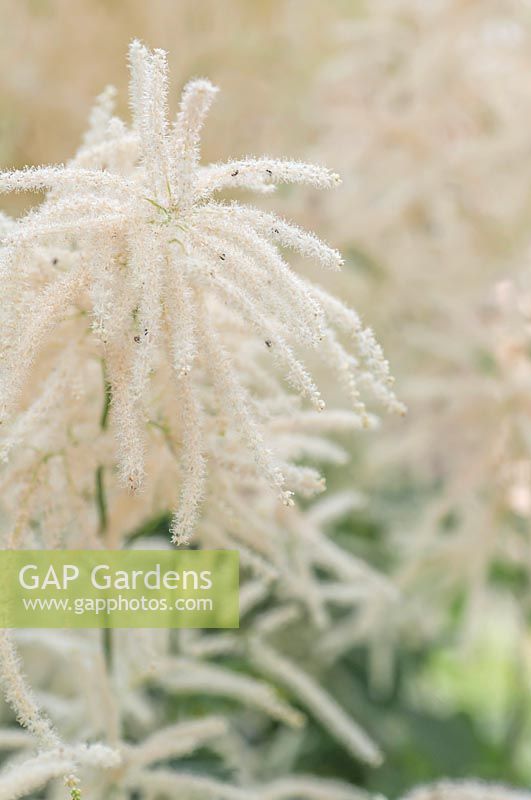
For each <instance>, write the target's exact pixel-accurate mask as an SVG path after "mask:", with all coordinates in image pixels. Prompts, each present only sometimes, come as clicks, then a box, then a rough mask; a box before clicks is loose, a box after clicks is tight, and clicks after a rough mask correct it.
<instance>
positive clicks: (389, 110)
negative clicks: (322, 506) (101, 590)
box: [0, 0, 531, 797]
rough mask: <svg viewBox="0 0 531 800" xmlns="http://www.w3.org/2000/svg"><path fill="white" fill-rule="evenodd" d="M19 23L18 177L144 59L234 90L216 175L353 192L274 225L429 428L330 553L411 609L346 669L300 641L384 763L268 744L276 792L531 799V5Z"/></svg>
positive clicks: (334, 1) (215, 143)
mask: <svg viewBox="0 0 531 800" xmlns="http://www.w3.org/2000/svg"><path fill="white" fill-rule="evenodd" d="M0 12H1V17H0V65H1V69H0V162H1V164H2V167H20V166H23V165H25V164H41V163H46V162H56V161H62V160H64V159H66V158H68V154H69V153H73V152H74V150H75V147H76V145H77V143H78V141H79V138H80V135H81V132H82V130H83V129H84V127H85V123H86V119H87V116H88V112H89V109H90V106H91V103H92V100H93V98H94V96H95V95H97V94H98V93H99V92H100V91H101V90H102V88H103V87H104V86H105V85H106V83H108V82H110V83H113V84H115V85H116V86H117V88H118V90H119V95H118V96H119V102H121V103H122V104H123V103H124V102H125V101H124V98H125V97H126V96H127V94H126V82H127V67H126V64H125V59H124V56H125V54H126V50H127V44H128V42H129V41H130V40H131V39H132V38H133V37H138V38H140V39H142V40H144V41H145V42H146V43H147V44H148V45H150V46H154V47H161V48H164V49H166V50H168V52H169V60H170V67H171V74H172V76H173V78H174V80H175V83H176V85H175V86H174V87H173V88H174V92H173V96H174V97H175V98H177V97H178V90H179V88H180V86H181V85H182V84H183V83H184V82H185V81H186V80H187V79H188V78H190V77H191V76H194V75H205V76H208V77H209V78H210V79H211V80H212V81H214V82H215V83H216V84H218V85H219V86H220V88H221V90H222V94H221V97H220V99H219V101H218V102H217V103H216V104H215V107H214V109H213V112H212V116H211V118H210V120H209V124H208V126H207V129H206V131H205V140H204V141H205V145H204V156H205V159H208V160H214V161H215V160H218V159H221V158H223V159H224V158H228V157H231V156H232V157H237V156H239V155H244V154H254V153H262V152H266V153H270V154H271V155H289V156H291V157H294V158H300V159H305V158H311V159H316V160H318V161H321V162H323V163H326V164H327V165H328V166H330V167H332V168H334V169H336V170H337V171H338V172H339V173H341V174H342V175H343V178H344V187H343V189H342V190H341V191H340V192H339V193H338V197H337V198H336V200H334V202H333V204H332V205H330V201H329V198H328V197H325V196H323V197H318V198H315V196H310V194H311V193H309V192H307V193H306V192H302V193H301V192H299V193H298V194H297V198H296V200H295V199H294V197H293V193H292V192H290V191H289V190H286V191H283V192H281V193H279V195H278V196H277V197H276V198H275V199H274V201H273V202H274V203H275V205H276V207H277V208H278V207H280V210H281V211H282V210H284V212H285V213H286V214H287V215H288V216H291V217H293V218H294V219H296V221H298V222H300V223H301V224H304V225H306V226H308V227H310V228H314V229H316V231H317V232H318V233H319V235H322V236H323V237H324V238H325V239H327V240H329V241H330V242H331V243H333V244H334V246H340V247H341V248H342V249H343V251H344V253H345V256H346V261H347V263H346V268H345V271H344V274H343V275H342V276H341V277H339V278H330V277H329V276H325V277H324V278H323V277H322V276H319V279H320V280H324V281H328V282H329V283H330V284H333V286H334V290H335V291H336V292H339V293H340V294H342V295H343V297H344V298H345V300H347V301H350V300H355V305H356V307H358V308H361V310H362V311H363V313H364V317H365V319H366V321H367V322H369V323H370V324H372V325H373V326H374V328H375V330H376V333H377V335H378V337H379V338H381V339H383V341H384V344H385V346H386V349H387V350H388V352H389V354H390V358H391V361H392V366H393V371H394V373H395V374H396V375H397V377H398V386H399V388H400V392H401V394H402V396H404V399H405V400H406V401H407V402H408V405H409V406H410V415H409V420H408V422H407V423H406V425H405V426H404V425H402V426H399V425H394V426H393V425H391V424H388V423H386V424H385V425H384V426H383V427H382V429H381V430H380V431H379V432H378V433H377V434H376V435H375V436H373V437H372V439H371V441H370V442H365V440H364V441H363V445H361V444H360V446H359V447H358V449H357V450H356V451H355V452H353V454H352V455H353V460H352V463H351V464H350V465H349V466H348V467H346V468H345V469H343V470H341V471H337V470H336V471H332V472H331V473H330V474H329V475H328V476H327V477H328V484H329V486H330V487H331V488H332V489H333V488H334V487H336V486H344V485H345V483H348V484H350V485H351V486H354V487H356V488H359V490H360V491H361V492H362V502H360V508H359V509H358V510H356V511H355V513H352V514H351V515H350V516H347V517H346V518H344V519H343V520H342V521H341V522H340V524H339V525H338V526H337V527H336V528H335V530H333V531H331V535H332V536H334V537H337V539H338V540H340V541H341V543H342V545H343V546H346V547H348V548H349V549H350V550H352V552H353V553H355V554H357V555H361V556H363V557H364V558H365V559H367V560H368V561H369V562H370V563H372V564H374V565H375V566H377V567H379V568H381V569H383V570H384V571H386V572H388V573H390V574H392V575H395V576H396V580H397V582H398V583H399V585H400V586H401V588H402V590H403V592H404V597H405V600H404V607H405V611H404V610H403V609H398V608H397V609H393V610H391V611H392V612H393V614H392V616H394V612H395V611H396V617H397V619H398V622H397V624H396V625H393V624H391V621H390V626H389V627H390V631H389V632H388V637H387V639H386V641H385V646H384V647H383V650H382V651H378V647H376V650H377V652H376V655H375V653H374V648H372V649H371V648H370V647H368V646H365V645H364V646H354V645H352V646H351V647H348V648H347V649H346V651H345V652H344V653H343V655H342V657H341V659H340V660H339V662H337V663H334V665H333V667H329V666H327V663H326V658H325V657H324V656H323V657H321V650H320V642H319V641H318V640H317V641H316V640H312V641H305V637H304V635H303V633H301V631H297V632H296V634H297V635H292V636H291V637H290V633H289V631H288V633H287V634H284V635H285V636H288V637H289V641H286V642H283V649H284V650H287V651H288V652H289V651H290V650H291V651H292V652H291V654H292V656H293V657H295V658H297V659H300V661H301V663H305V664H306V663H308V662H309V661H311V663H312V664H313V665H314V669H315V670H316V671H317V672H318V673H319V675H320V677H321V679H322V681H323V682H324V683H325V684H326V686H327V687H328V689H329V690H330V692H331V693H332V694H333V695H334V696H335V697H336V698H337V699H338V700H339V701H340V703H341V704H342V705H343V707H344V708H345V709H346V710H347V711H350V710H352V712H353V715H354V716H355V718H357V719H358V720H359V721H360V722H361V723H362V724H363V725H364V726H365V727H366V729H367V730H368V731H369V732H371V733H372V735H373V736H374V737H375V739H376V740H377V741H378V742H379V743H380V744H381V745H382V749H383V750H384V752H385V753H386V761H385V763H384V765H383V766H382V767H380V768H378V769H376V770H374V769H368V768H364V767H363V768H362V767H360V765H359V764H357V763H356V762H354V761H353V760H352V759H351V758H349V757H348V756H347V755H346V754H345V753H344V751H343V750H342V749H341V748H340V747H339V746H338V745H337V744H336V743H335V742H334V740H333V739H331V738H330V737H329V736H328V735H327V734H326V732H325V731H324V730H323V729H322V728H321V727H319V725H318V724H317V723H315V722H311V723H309V726H308V729H307V730H306V731H305V733H304V735H302V734H299V733H296V732H295V733H294V732H287V731H286V730H284V729H283V728H281V727H280V726H279V728H278V730H276V729H275V727H274V726H272V724H270V727H269V728H268V729H267V730H263V731H258V732H257V733H256V736H257V737H258V738H259V739H260V737H261V741H262V745H263V747H262V751H261V753H262V756H261V757H262V758H263V763H264V773H266V774H272V773H274V772H275V769H277V768H278V769H279V770H280V766H279V765H281V766H282V770H281V771H283V772H284V771H286V770H287V769H288V767H290V768H292V769H294V770H295V771H302V772H305V771H308V772H309V771H311V772H314V773H317V774H321V775H326V776H331V777H337V778H344V779H346V780H348V781H351V782H353V783H355V784H358V785H361V786H364V787H366V788H367V789H369V790H371V791H374V792H381V793H383V794H386V795H388V796H395V797H396V796H399V795H400V794H401V793H402V792H404V791H406V790H408V789H409V788H410V787H411V786H414V785H416V784H418V783H420V782H425V781H430V780H433V779H436V778H440V777H444V776H445V777H454V778H459V777H467V776H475V777H477V778H484V779H488V780H497V781H504V782H507V783H509V784H513V785H526V784H529V782H530V781H531V720H530V714H529V695H530V683H531V673H530V666H531V641H530V639H529V633H528V623H529V574H528V572H529V564H530V563H531V558H529V556H530V555H531V554H530V552H529V537H528V519H529V513H530V510H531V501H529V480H530V476H531V472H530V469H529V464H530V461H529V455H528V451H529V443H530V441H531V436H530V432H529V429H528V425H527V423H528V416H529V407H528V406H529V399H528V393H527V390H528V389H529V388H530V385H531V381H530V378H529V354H530V352H531V348H530V346H529V329H530V323H529V311H530V307H531V304H530V303H529V301H528V298H529V294H528V289H527V283H526V279H525V276H526V270H527V267H528V263H527V261H528V258H529V253H530V247H529V245H530V244H531V240H530V239H529V231H530V227H529V189H530V187H531V183H529V182H527V180H526V179H527V176H528V172H529V165H528V163H527V162H529V141H530V128H531V111H530V109H531V83H530V78H529V76H530V75H531V72H529V71H527V72H526V67H529V66H531V6H530V5H529V3H527V2H524V1H523V0H522V2H512V1H511V0H510V1H509V2H505V3H500V2H498V3H496V2H491V0H454V1H453V2H451V0H425V3H423V2H422V0H418V2H415V1H414V0H396V2H393V0H390V1H389V2H385V0H378V1H377V2H375V3H371V2H367V3H365V4H364V3H362V2H361V0H359V1H358V0H327V1H326V2H320V1H319V0H304V2H303V1H302V0H252V1H250V0H224V2H220V0H149V2H146V1H145V0H76V2H71V0H0ZM430 15H431V16H430ZM476 34H477V35H478V36H483V38H484V39H485V37H486V39H485V41H486V42H487V45H488V47H489V48H491V49H490V50H489V52H488V54H487V55H488V59H486V54H485V52H484V49H485V48H484V41H483V39H482V40H481V42H480V43H479V44H478V42H476V41H475V40H474V39H473V38H472V39H471V38H470V37H473V36H475V35H476ZM460 37H461V38H460ZM467 37H468V38H467ZM489 37H490V38H489ZM461 41H462V42H463V43H464V44H463V48H462V49H461V50H459V51H458V53H457V55H458V56H459V58H462V59H463V63H461V62H460V61H459V60H457V61H455V63H454V60H455V58H456V52H457V50H456V48H457V47H458V45H459V43H460V42H461ZM489 42H490V43H492V42H494V43H495V46H492V44H489ZM496 43H497V44H496ZM500 43H501V44H500ZM485 46H486V45H485ZM482 59H483V60H482ZM468 68H470V69H471V72H470V75H468V74H467V73H466V70H467V69H468ZM476 68H477V70H478V76H477V79H473V78H471V77H470V76H473V75H474V74H475V73H474V70H475V69H476ZM454 71H455V72H457V73H458V75H460V76H461V79H462V80H461V83H459V81H457V83H456V78H455V75H454V74H453V73H454ZM485 76H486V77H485ZM489 76H490V77H489ZM468 80H470V85H469V84H467V81H468ZM474 80H476V82H475V83H474ZM500 87H501V88H502V90H503V91H502V94H503V93H504V92H505V93H506V94H507V96H508V97H509V101H508V105H509V106H510V107H509V108H506V107H505V105H500V103H499V102H498V99H499V98H498V93H499V92H500ZM461 90H462V91H461ZM360 98H361V99H360ZM453 100H455V102H450V101H453ZM119 111H121V112H124V113H127V109H125V108H123V107H122V108H119ZM432 122H433V130H431V127H430V126H431V123H432ZM526 123H527V129H526ZM413 133H414V134H416V135H415V136H413ZM456 143H457V144H456ZM458 146H459V147H458ZM467 147H468V148H469V151H467ZM526 159H527V161H526ZM430 181H431V182H430ZM393 193H394V194H393ZM408 193H409V194H408ZM405 196H406V199H404V197H405ZM407 198H409V199H407ZM456 198H457V199H456ZM495 201H496V202H495ZM31 202H33V201H32V198H28V197H25V196H16V197H9V198H8V199H4V198H2V209H3V210H5V211H7V212H8V213H13V214H18V213H20V212H21V211H23V210H24V209H25V208H27V207H28V206H29V205H30V204H31ZM268 202H270V201H268V200H265V201H264V203H268ZM482 203H483V204H484V207H483V206H481V208H480V205H481V204H482ZM472 212H474V213H472ZM480 212H481V213H480ZM499 233H501V236H498V234H499ZM522 276H524V277H523V278H522ZM336 473H337V474H336ZM166 528H167V520H166V519H162V520H158V521H155V522H154V523H153V524H152V525H151V527H150V530H145V531H141V532H137V534H139V533H143V534H146V533H147V534H149V535H151V534H154V535H158V534H160V533H162V532H163V531H165V530H166ZM491 534H492V536H491ZM494 541H495V543H496V544H495V545H494V544H493V545H492V546H491V544H490V543H491V542H494ZM434 542H435V544H434ZM484 542H486V543H485V544H483V543H484ZM487 542H488V543H489V544H487ZM426 547H427V552H428V554H430V553H431V554H432V555H433V550H430V547H435V548H436V550H435V552H436V556H437V557H436V560H435V562H430V564H431V567H430V568H431V569H432V570H433V571H432V572H430V571H429V570H427V567H426V568H425V564H426V563H427V562H424V561H423V555H422V554H425V553H426ZM489 548H490V549H489ZM412 554H413V555H412ZM480 554H483V555H484V557H482V558H479V555H480ZM478 561H481V565H480V568H478V569H477V570H476V571H475V572H474V569H472V568H475V567H476V566H477V563H478ZM411 562H412V563H413V564H414V565H416V573H417V574H416V575H414V576H413V577H411V575H410V574H409V573H408V566H407V565H408V564H411ZM433 563H434V564H435V567H434V568H433ZM405 565H406V566H405ZM413 572H415V570H413ZM418 575H420V579H419V578H418ZM433 576H434V577H433ZM478 576H479V577H478ZM471 609H472V611H471ZM391 611H390V613H391ZM244 633H245V632H243V634H244ZM233 666H236V667H237V665H233ZM186 702H191V701H186ZM196 702H198V701H196ZM209 702H210V701H209ZM183 704H184V701H182V700H179V701H177V700H176V701H175V707H174V708H169V709H168V715H169V717H170V718H171V717H173V716H175V718H177V717H178V716H179V715H181V714H182V712H183ZM199 758H200V756H199ZM208 769H210V770H213V771H215V769H216V765H215V764H214V763H213V762H209V765H208Z"/></svg>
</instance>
